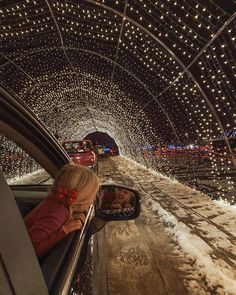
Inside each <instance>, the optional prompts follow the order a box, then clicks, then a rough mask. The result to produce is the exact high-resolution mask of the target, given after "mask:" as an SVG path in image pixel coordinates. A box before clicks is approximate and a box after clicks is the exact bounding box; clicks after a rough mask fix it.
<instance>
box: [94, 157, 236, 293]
mask: <svg viewBox="0 0 236 295" xmlns="http://www.w3.org/2000/svg"><path fill="white" fill-rule="evenodd" d="M99 177H100V179H101V181H102V182H103V183H107V182H109V183H110V182H115V183H120V184H125V185H128V186H131V187H134V188H136V189H137V190H139V191H140V192H141V194H142V203H143V206H142V214H141V216H140V217H139V218H138V219H137V220H136V221H135V223H134V222H133V221H132V222H127V223H123V222H122V225H118V224H117V223H111V224H108V225H106V228H105V231H106V232H105V236H106V240H108V242H107V246H109V247H111V248H112V243H116V248H117V247H118V245H119V247H120V248H119V250H118V249H116V250H114V251H111V253H110V254H109V255H108V256H109V257H110V259H111V261H108V269H109V273H108V275H109V277H110V278H114V277H116V280H117V276H116V274H117V272H118V273H119V275H120V276H121V277H122V275H121V274H122V272H121V271H120V270H121V269H122V267H124V268H126V269H128V265H129V263H126V264H125V265H123V266H122V263H120V261H121V257H123V258H124V249H126V251H127V255H128V256H127V257H130V255H131V254H132V253H133V252H135V251H136V252H137V253H139V254H140V253H141V252H142V251H143V257H146V262H148V260H150V261H152V262H154V261H156V262H155V265H159V266H160V261H158V259H159V260H160V256H161V255H162V252H163V251H164V250H165V252H166V256H165V257H164V258H165V259H166V261H167V263H166V264H165V263H163V264H162V267H161V268H160V267H159V268H158V272H161V273H162V275H163V279H162V281H163V284H162V287H161V284H156V283H155V282H154V280H157V281H158V276H155V275H153V273H152V272H153V271H155V267H153V266H151V264H150V265H149V267H150V268H151V271H147V270H146V271H144V270H143V275H144V274H145V276H144V277H145V280H143V282H142V280H141V279H140V278H141V277H142V276H141V272H142V268H140V270H139V271H140V274H139V275H138V276H137V269H138V267H137V265H138V264H137V265H136V272H135V273H133V272H132V271H131V270H130V271H129V272H128V273H127V271H126V272H125V273H126V278H127V281H125V283H124V279H125V277H123V279H122V280H123V283H122V288H121V283H120V284H118V283H117V284H115V283H114V280H113V281H112V280H111V281H112V283H110V284H109V283H108V286H110V292H109V294H128V295H129V294H145V295H146V294H186V293H185V292H186V291H185V289H184V287H185V288H186V289H187V293H188V294H197V295H199V294H225V295H229V294H230V295H233V294H236V208H235V206H230V205H227V204H225V203H224V202H221V201H213V200H211V199H210V198H209V197H208V196H207V195H205V194H203V193H201V192H198V191H196V190H194V189H191V188H188V187H186V186H184V185H182V184H180V183H178V182H177V181H174V180H170V179H169V178H166V177H164V176H163V175H161V174H158V173H156V172H153V171H149V170H147V169H146V168H144V167H142V166H140V165H137V164H135V163H133V162H131V161H129V160H127V159H125V158H123V157H120V156H119V157H114V158H112V159H111V160H109V161H108V160H103V161H101V162H100V172H99ZM124 224H126V228H124ZM140 226H143V230H144V232H143V233H142V234H143V236H142V234H141V232H140V231H141V229H140ZM120 227H123V230H121V228H120ZM119 231H120V232H122V234H119ZM162 231H164V233H167V234H168V238H166V237H164V236H163V232H162ZM135 232H136V234H135ZM125 233H126V234H125ZM111 235H114V236H115V238H116V239H113V241H112V240H111V239H110V240H109V237H110V236H111ZM130 235H134V236H135V235H136V238H134V237H133V240H132V239H130ZM160 237H161V239H162V240H163V239H165V242H166V243H167V244H166V249H163V247H165V243H164V244H163V243H162V242H163V241H160V243H158V240H159V239H160ZM143 238H144V239H146V242H147V241H148V240H149V245H148V248H149V250H150V248H151V247H152V249H151V251H149V250H147V247H146V246H145V243H144V241H143ZM117 240H118V241H119V242H117ZM151 240H152V243H151V242H150V241H151ZM122 241H123V245H122ZM134 241H135V243H136V244H135V245H136V246H135V247H133V250H132V251H131V250H130V246H129V245H130V243H131V244H132V243H133V242H134ZM128 243H129V244H128ZM138 245H139V247H140V249H139V250H137V249H138V248H137V247H138ZM154 247H156V248H154ZM122 249H123V250H122ZM167 249H169V250H168V251H167ZM122 251H123V252H122ZM140 251H141V252H140ZM167 252H168V253H167ZM122 253H123V254H122ZM114 255H116V256H114ZM122 255H123V256H122ZM153 255H155V257H154V256H153ZM131 256H132V255H131ZM139 256H140V255H139ZM112 257H115V258H114V259H112ZM158 257H159V258H158ZM137 259H138V258H137ZM143 259H144V258H143ZM162 259H163V257H162ZM162 259H161V260H162ZM144 260H145V259H144ZM131 264H132V263H131ZM171 264H172V266H173V268H172V267H170V265H171ZM146 266H147V265H146ZM167 266H168V267H169V268H168V267H167ZM112 272H114V274H113V275H112ZM132 273H133V277H132V275H131V274H132ZM165 273H169V277H168V274H167V275H165ZM173 274H174V275H175V276H176V278H174V285H173ZM148 275H149V276H150V278H149V279H148ZM162 275H161V276H162ZM161 276H160V277H161ZM128 281H132V284H131V285H130V284H129V283H128ZM145 281H146V282H147V281H149V283H148V284H145V283H144V282H145ZM180 281H182V282H183V284H184V287H183V286H181V284H180ZM135 284H136V285H135ZM119 285H120V286H119ZM124 285H125V286H126V289H124ZM119 287H120V288H121V289H120V290H123V291H120V292H121V293H119V291H118V288H119ZM153 288H159V289H153ZM135 289H137V290H136V291H134V290H135ZM154 290H157V291H154ZM125 292H126V293H125Z"/></svg>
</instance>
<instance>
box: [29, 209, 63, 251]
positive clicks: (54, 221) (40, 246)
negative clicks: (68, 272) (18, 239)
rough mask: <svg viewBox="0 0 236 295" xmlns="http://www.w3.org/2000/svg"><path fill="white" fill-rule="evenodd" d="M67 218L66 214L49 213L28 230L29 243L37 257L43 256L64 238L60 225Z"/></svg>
mask: <svg viewBox="0 0 236 295" xmlns="http://www.w3.org/2000/svg"><path fill="white" fill-rule="evenodd" d="M66 218H67V212H56V211H54V212H51V213H48V214H47V215H45V216H43V217H41V218H40V220H39V221H38V222H37V223H36V224H33V225H32V226H31V227H29V228H28V233H29V236H30V238H31V242H32V244H33V246H34V249H35V253H36V255H37V256H42V255H43V254H45V253H46V252H47V251H48V250H49V249H50V248H52V246H54V245H55V244H56V243H57V242H58V241H60V240H61V239H63V238H64V237H65V233H64V231H63V230H62V225H63V224H64V223H65V220H66Z"/></svg>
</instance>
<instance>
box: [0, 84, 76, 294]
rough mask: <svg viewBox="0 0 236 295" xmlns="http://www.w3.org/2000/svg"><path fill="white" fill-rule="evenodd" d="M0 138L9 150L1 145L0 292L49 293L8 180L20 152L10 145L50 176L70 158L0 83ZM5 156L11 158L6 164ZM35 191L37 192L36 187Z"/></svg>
mask: <svg viewBox="0 0 236 295" xmlns="http://www.w3.org/2000/svg"><path fill="white" fill-rule="evenodd" d="M0 138H1V141H0V144H1V147H2V145H3V142H2V141H3V138H7V139H8V140H9V142H10V143H9V144H8V150H7V148H5V147H2V149H1V171H0V226H1V235H0V294H6V295H8V294H17V295H21V294H22V295H26V294H40V295H44V294H48V288H47V286H46V283H45V279H44V276H43V273H42V270H41V268H40V265H39V262H38V259H37V257H36V255H35V252H34V249H33V247H32V244H31V241H30V239H29V236H28V234H27V231H26V228H25V225H24V222H23V219H22V215H21V213H20V211H19V207H18V206H17V203H16V200H15V197H14V196H13V191H12V190H11V188H10V186H9V185H8V183H7V181H9V179H10V178H11V176H13V178H14V175H13V174H14V173H15V172H16V170H17V169H18V168H19V167H17V166H16V160H20V157H19V153H17V158H16V157H15V156H12V154H14V151H12V149H13V145H14V144H16V145H17V146H18V147H19V148H22V149H23V150H24V152H26V153H27V154H28V155H30V156H31V159H34V160H36V161H37V164H39V165H40V167H44V169H45V172H48V173H49V176H51V177H54V176H55V175H56V173H57V172H58V170H59V169H60V167H61V166H62V165H64V164H66V163H68V162H70V159H69V157H68V156H67V154H65V153H64V151H63V149H62V148H61V147H60V145H59V144H58V143H57V141H56V140H55V138H53V137H52V136H51V135H50V134H49V133H48V132H47V131H46V129H45V127H44V126H43V124H41V123H40V122H39V121H37V120H36V118H35V117H34V115H33V114H32V113H31V112H30V110H29V109H28V108H27V107H26V106H25V105H24V104H23V103H22V102H20V101H19V100H18V99H16V98H14V97H13V96H11V95H10V94H9V93H8V92H7V91H6V90H5V89H3V88H2V87H0ZM11 142H12V144H11ZM5 146H6V145H5ZM4 150H7V152H8V153H7V155H4ZM13 150H14V149H13ZM9 152H10V153H11V156H9ZM4 157H5V158H4ZM4 159H5V161H6V160H9V161H12V162H11V163H8V164H9V165H5V164H4V163H5V162H4ZM27 159H28V158H27ZM21 160H22V161H23V159H21ZM27 163H28V162H27ZM25 164H26V161H25V162H24V165H22V166H21V167H20V168H19V171H18V172H19V173H20V172H21V169H23V168H24V169H25ZM37 164H36V165H37ZM29 165H30V164H29ZM11 168H13V169H11ZM12 173H13V174H12ZM6 179H7V181H6ZM32 187H33V186H31V188H32ZM28 189H29V188H28ZM29 191H30V189H29ZM35 194H38V191H37V189H35Z"/></svg>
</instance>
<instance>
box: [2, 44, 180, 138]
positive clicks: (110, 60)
mask: <svg viewBox="0 0 236 295" xmlns="http://www.w3.org/2000/svg"><path fill="white" fill-rule="evenodd" d="M57 49H61V48H60V47H52V48H51V49H48V48H47V49H41V50H35V51H31V52H30V53H27V54H24V55H21V56H20V57H17V58H16V59H15V60H17V59H20V58H22V57H26V56H29V55H31V54H36V53H39V52H44V51H51V50H57ZM65 49H70V50H75V51H81V52H85V53H89V54H91V55H96V56H99V57H100V58H102V59H105V60H107V61H108V62H111V63H115V65H116V66H117V67H118V68H120V69H122V70H123V71H124V72H126V73H127V74H128V75H129V76H131V77H133V78H134V79H135V80H136V81H137V82H138V83H139V84H141V85H142V87H143V88H144V89H145V90H146V91H147V92H148V94H149V95H150V96H151V97H152V100H155V101H156V102H157V104H158V105H159V107H160V109H161V110H162V112H163V113H164V114H165V117H166V118H167V121H168V122H169V124H170V126H171V128H172V130H173V132H174V135H175V137H176V139H177V142H180V138H179V136H178V134H177V131H176V129H175V127H174V125H173V123H172V121H171V119H170V117H169V115H168V114H167V112H166V110H165V108H164V107H163V106H162V104H161V103H160V102H159V100H157V99H156V97H155V96H154V94H153V93H152V92H151V91H150V90H149V89H148V87H147V86H146V85H145V84H144V83H143V82H142V81H141V80H140V79H139V78H138V77H136V76H135V75H134V74H132V73H131V72H130V71H129V70H127V69H126V68H124V67H123V66H122V65H121V64H119V63H117V62H115V61H113V60H112V59H110V58H109V57H106V56H104V55H102V54H100V53H97V52H94V51H91V50H86V49H81V48H76V47H65ZM10 62H11V63H13V62H12V61H9V63H10ZM6 64H7V63H5V64H3V65H2V66H4V65H6ZM0 67H1V66H0ZM32 87H35V85H33V86H32ZM25 94H26V93H25ZM25 94H24V95H25Z"/></svg>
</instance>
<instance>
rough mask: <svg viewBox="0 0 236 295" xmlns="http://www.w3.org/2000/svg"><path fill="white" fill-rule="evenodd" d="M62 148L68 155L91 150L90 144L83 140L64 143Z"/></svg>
mask: <svg viewBox="0 0 236 295" xmlns="http://www.w3.org/2000/svg"><path fill="white" fill-rule="evenodd" d="M63 146H64V148H65V150H66V151H67V152H68V153H75V152H79V153H84V152H90V151H92V150H93V147H92V145H91V142H89V141H84V140H82V141H72V142H65V143H64V144H63Z"/></svg>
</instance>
